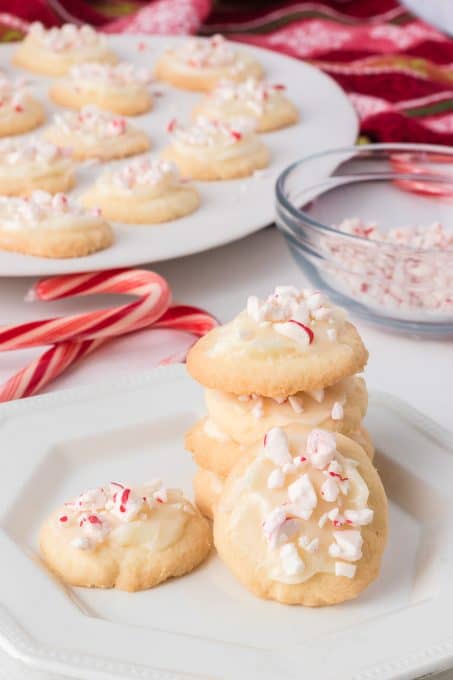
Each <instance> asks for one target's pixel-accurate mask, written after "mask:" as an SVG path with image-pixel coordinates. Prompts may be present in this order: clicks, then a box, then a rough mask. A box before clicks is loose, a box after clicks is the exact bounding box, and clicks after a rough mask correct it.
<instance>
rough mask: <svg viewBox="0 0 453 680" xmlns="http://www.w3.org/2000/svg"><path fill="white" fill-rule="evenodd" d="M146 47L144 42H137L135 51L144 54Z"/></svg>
mask: <svg viewBox="0 0 453 680" xmlns="http://www.w3.org/2000/svg"><path fill="white" fill-rule="evenodd" d="M147 47H148V45H147V44H146V43H144V42H139V43H138V45H137V49H138V51H139V52H144V51H145V50H146V49H147Z"/></svg>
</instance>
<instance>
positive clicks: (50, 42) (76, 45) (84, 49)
mask: <svg viewBox="0 0 453 680" xmlns="http://www.w3.org/2000/svg"><path fill="white" fill-rule="evenodd" d="M27 40H28V41H29V42H31V43H33V44H34V45H36V46H38V47H40V48H41V49H42V48H44V49H46V50H50V51H52V52H58V53H60V54H65V53H68V52H69V53H71V52H78V53H81V54H84V55H86V56H89V55H93V56H97V55H99V53H100V52H103V51H105V49H106V45H107V42H106V38H105V36H103V35H102V34H100V33H97V32H96V31H95V30H94V28H92V27H91V26H88V25H85V26H75V25H74V24H64V25H63V26H60V27H56V26H54V27H53V28H49V29H45V28H44V26H43V25H42V23H41V22H39V21H37V22H34V23H33V24H31V26H30V28H29V31H28V35H27Z"/></svg>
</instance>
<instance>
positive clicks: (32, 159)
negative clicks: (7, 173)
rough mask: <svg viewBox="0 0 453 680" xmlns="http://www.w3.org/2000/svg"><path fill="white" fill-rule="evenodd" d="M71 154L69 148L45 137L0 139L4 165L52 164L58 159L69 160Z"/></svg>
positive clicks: (0, 161)
mask: <svg viewBox="0 0 453 680" xmlns="http://www.w3.org/2000/svg"><path fill="white" fill-rule="evenodd" d="M70 156H71V153H70V151H69V149H64V148H62V147H60V146H56V145H55V144H52V143H51V142H46V141H45V140H43V139H38V138H29V139H20V138H19V139H18V138H16V137H8V138H6V139H2V140H0V164H3V165H22V164H24V163H39V164H43V165H47V164H49V165H50V164H52V163H55V162H57V161H61V160H68V159H69V158H70Z"/></svg>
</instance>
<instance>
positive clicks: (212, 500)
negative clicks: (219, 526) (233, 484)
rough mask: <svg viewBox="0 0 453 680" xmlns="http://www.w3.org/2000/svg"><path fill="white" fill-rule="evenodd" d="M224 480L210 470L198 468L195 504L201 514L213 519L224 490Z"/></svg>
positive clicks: (194, 485) (194, 487)
mask: <svg viewBox="0 0 453 680" xmlns="http://www.w3.org/2000/svg"><path fill="white" fill-rule="evenodd" d="M223 484H224V480H223V479H222V477H219V475H216V474H215V473H214V472H211V471H210V470H203V469H200V470H197V472H196V473H195V477H194V478H193V490H194V493H195V504H196V506H197V508H198V509H199V510H200V512H201V514H202V515H204V516H205V517H207V518H208V519H213V517H214V508H215V506H216V503H217V501H218V500H219V498H220V494H221V493H222V490H223Z"/></svg>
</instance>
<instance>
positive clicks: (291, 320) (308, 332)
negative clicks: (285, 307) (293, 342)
mask: <svg viewBox="0 0 453 680" xmlns="http://www.w3.org/2000/svg"><path fill="white" fill-rule="evenodd" d="M288 323H295V324H296V325H297V326H300V327H301V328H303V329H304V331H305V332H306V334H307V335H308V344H309V345H311V343H312V342H313V340H314V339H315V335H314V333H313V331H312V330H311V328H309V326H306V325H305V324H304V323H301V322H300V321H296V319H290V320H289V322H288Z"/></svg>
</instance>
